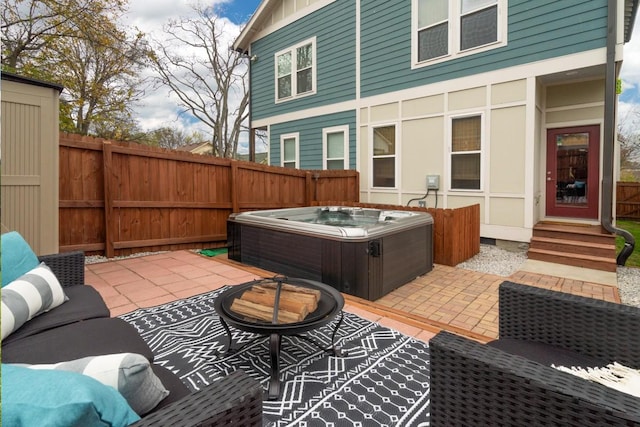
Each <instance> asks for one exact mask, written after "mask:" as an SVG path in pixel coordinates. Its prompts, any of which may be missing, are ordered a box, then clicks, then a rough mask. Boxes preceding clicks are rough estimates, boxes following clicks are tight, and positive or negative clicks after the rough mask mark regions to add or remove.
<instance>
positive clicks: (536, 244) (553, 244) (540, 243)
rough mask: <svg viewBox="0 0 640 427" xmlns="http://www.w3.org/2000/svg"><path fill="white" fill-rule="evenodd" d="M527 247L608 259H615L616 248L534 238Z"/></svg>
mask: <svg viewBox="0 0 640 427" xmlns="http://www.w3.org/2000/svg"><path fill="white" fill-rule="evenodd" d="M529 247H530V248H534V249H541V250H547V251H555V252H568V253H575V254H582V255H591V256H596V257H603V258H610V259H612V258H615V257H616V246H615V244H614V243H613V242H611V243H592V242H586V241H579V240H567V239H557V238H552V237H537V236H534V237H532V238H531V242H530V244H529Z"/></svg>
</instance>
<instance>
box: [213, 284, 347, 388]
mask: <svg viewBox="0 0 640 427" xmlns="http://www.w3.org/2000/svg"><path fill="white" fill-rule="evenodd" d="M294 288H295V291H294ZM256 289H257V290H258V291H260V292H263V293H264V294H265V295H263V296H261V295H257V297H258V298H260V299H259V300H257V301H264V300H269V304H270V305H271V304H272V305H271V307H268V308H267V307H264V306H259V305H258V306H256V305H254V304H255V303H253V302H246V298H247V297H246V296H245V293H246V292H249V293H254V292H256ZM290 292H298V295H299V297H297V298H295V300H296V301H298V302H299V301H301V300H303V299H306V297H305V296H306V295H315V297H316V299H315V301H316V304H315V305H314V306H313V308H314V309H313V311H311V310H309V311H308V313H306V314H305V313H302V314H301V315H300V318H299V319H297V318H295V317H289V316H288V314H289V312H288V311H286V310H284V309H283V307H284V308H287V309H289V307H288V305H290V304H293V305H294V306H295V305H296V304H295V301H292V300H293V299H292V298H291V297H290V296H291V294H290ZM303 297H305V298H303ZM238 300H242V301H240V302H238ZM240 303H242V305H241V304H240ZM245 307H249V310H250V311H251V310H253V312H251V313H250V314H247V312H246V311H245V310H239V308H241V309H244V308H245ZM343 307H344V298H343V297H342V295H341V294H340V292H338V291H337V290H336V289H335V288H332V287H331V286H329V285H325V284H324V283H320V282H316V281H313V280H307V279H296V278H287V277H282V276H276V277H274V278H271V279H261V280H254V281H251V282H247V283H243V284H240V285H236V286H233V287H231V288H230V289H228V290H226V291H225V292H223V293H222V294H220V296H219V297H218V298H216V301H215V303H214V310H215V311H216V313H217V314H218V316H219V317H220V322H221V324H222V326H223V327H224V330H225V331H226V333H227V337H228V344H227V346H226V351H225V354H227V353H229V352H233V351H238V350H240V349H232V344H233V343H232V335H231V330H230V329H229V326H233V327H235V328H237V329H240V330H243V331H247V332H251V333H255V334H259V335H264V336H267V337H269V353H270V359H271V378H270V380H269V388H268V399H269V400H273V399H277V398H278V397H279V396H280V347H281V344H282V336H296V337H299V338H302V339H305V340H306V341H309V342H311V343H313V344H315V345H316V346H318V347H319V348H320V349H322V350H324V351H329V352H331V353H332V354H334V355H336V356H342V354H341V352H340V349H339V348H337V347H336V346H335V337H336V332H337V331H338V329H339V328H340V325H341V324H342V316H343V315H342V308H343ZM283 311H286V312H285V313H283ZM301 311H303V312H306V309H305V308H301ZM265 312H268V316H265V315H264V313H265ZM253 313H255V314H253ZM337 315H339V320H338V322H337V323H336V325H335V328H334V330H333V333H332V335H331V346H330V347H329V348H325V347H323V346H322V345H321V344H320V343H318V342H317V341H315V340H313V339H312V338H310V337H308V336H306V335H300V334H301V333H303V332H307V331H310V330H313V329H316V328H319V327H320V326H323V325H326V324H327V323H329V322H331V321H332V320H333V319H334V318H336V316H337ZM258 317H262V319H260V318H258ZM267 318H268V320H267Z"/></svg>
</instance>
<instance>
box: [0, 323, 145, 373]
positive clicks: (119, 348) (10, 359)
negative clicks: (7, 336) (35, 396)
mask: <svg viewBox="0 0 640 427" xmlns="http://www.w3.org/2000/svg"><path fill="white" fill-rule="evenodd" d="M112 353H138V354H141V355H143V356H144V357H146V358H147V359H149V360H150V361H153V353H152V352H151V349H150V348H149V346H148V345H147V344H146V343H145V342H144V340H143V339H142V338H141V337H140V335H138V332H137V331H136V330H135V328H134V327H133V326H131V325H130V324H128V323H127V322H125V321H124V320H122V319H118V318H102V319H90V320H85V321H82V322H76V323H71V324H69V325H65V326H60V327H58V328H55V329H50V330H48V331H44V332H41V333H39V334H36V335H31V336H28V337H25V338H22V339H20V340H16V341H12V342H9V343H4V342H3V343H2V362H3V363H30V364H35V363H57V362H64V361H67V360H73V359H79V358H81V357H87V356H98V355H101V354H112Z"/></svg>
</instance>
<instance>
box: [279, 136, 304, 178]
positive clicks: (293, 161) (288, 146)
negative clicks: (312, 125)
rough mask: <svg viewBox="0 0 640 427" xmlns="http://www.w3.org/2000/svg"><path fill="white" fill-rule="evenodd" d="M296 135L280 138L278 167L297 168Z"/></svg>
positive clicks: (297, 148) (297, 137) (297, 139)
mask: <svg viewBox="0 0 640 427" xmlns="http://www.w3.org/2000/svg"><path fill="white" fill-rule="evenodd" d="M299 139H300V137H299V135H298V134H297V133H292V134H288V135H282V136H280V166H283V167H285V168H292V169H296V168H298V166H299V161H300V160H299V159H300V158H299V145H298V141H299Z"/></svg>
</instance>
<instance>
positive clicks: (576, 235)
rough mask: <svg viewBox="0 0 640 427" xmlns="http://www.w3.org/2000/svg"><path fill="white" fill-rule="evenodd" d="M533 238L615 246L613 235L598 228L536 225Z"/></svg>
mask: <svg viewBox="0 0 640 427" xmlns="http://www.w3.org/2000/svg"><path fill="white" fill-rule="evenodd" d="M533 236H534V237H548V238H555V239H562V240H575V241H581V242H590V243H600V244H613V245H615V235H614V234H612V233H609V232H607V231H605V230H604V229H602V227H600V226H581V225H574V224H557V223H538V224H536V225H535V227H534V228H533Z"/></svg>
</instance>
